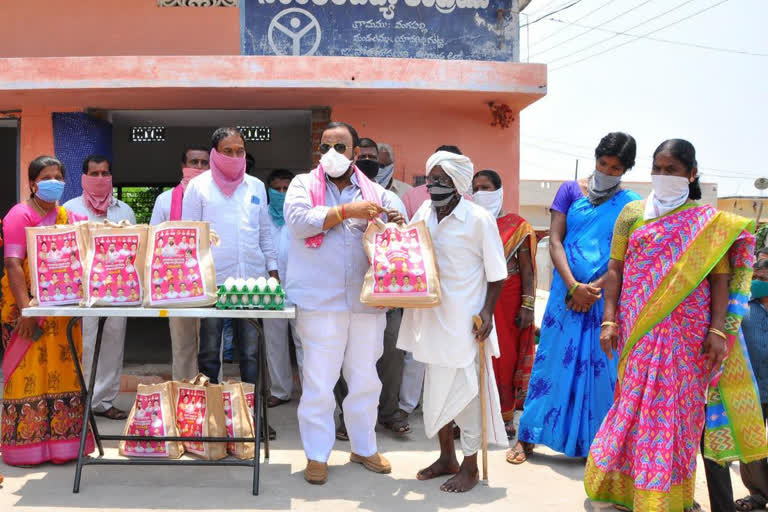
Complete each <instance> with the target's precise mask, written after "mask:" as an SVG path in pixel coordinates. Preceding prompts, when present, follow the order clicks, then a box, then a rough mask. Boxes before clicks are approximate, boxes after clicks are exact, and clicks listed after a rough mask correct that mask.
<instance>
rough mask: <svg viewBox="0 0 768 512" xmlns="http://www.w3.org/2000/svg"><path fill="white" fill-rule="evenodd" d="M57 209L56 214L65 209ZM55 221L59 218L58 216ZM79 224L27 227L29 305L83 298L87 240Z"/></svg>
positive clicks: (50, 304) (57, 302)
mask: <svg viewBox="0 0 768 512" xmlns="http://www.w3.org/2000/svg"><path fill="white" fill-rule="evenodd" d="M63 212H64V209H63V208H61V209H60V210H59V218H61V217H62V215H64V217H63V219H64V222H66V213H63ZM57 222H58V218H57ZM80 224H82V223H77V224H74V225H73V224H64V223H61V224H59V223H57V224H54V225H53V226H44V227H32V228H26V232H27V261H28V263H29V279H30V281H31V283H30V288H31V289H32V301H31V302H30V306H43V307H46V306H66V305H72V304H79V303H80V301H82V300H83V297H84V292H83V280H84V279H85V277H84V276H85V274H84V273H83V266H84V261H85V249H86V241H85V238H84V236H83V232H82V230H81V228H80Z"/></svg>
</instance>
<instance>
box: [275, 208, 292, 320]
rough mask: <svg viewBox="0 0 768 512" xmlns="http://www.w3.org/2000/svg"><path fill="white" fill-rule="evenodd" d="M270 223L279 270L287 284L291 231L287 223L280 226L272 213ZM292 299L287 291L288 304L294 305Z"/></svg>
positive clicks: (282, 279)
mask: <svg viewBox="0 0 768 512" xmlns="http://www.w3.org/2000/svg"><path fill="white" fill-rule="evenodd" d="M269 224H270V227H271V229H272V243H274V244H275V249H277V272H278V274H280V280H281V281H282V282H283V286H285V276H286V274H287V272H288V251H289V250H290V249H291V233H290V231H289V230H288V225H287V224H283V225H282V226H278V225H277V224H276V223H275V220H274V219H273V218H272V216H271V215H270V216H269ZM290 299H291V298H290V297H289V296H288V294H287V293H286V297H285V304H286V306H291V305H293V303H292V302H291V300H290Z"/></svg>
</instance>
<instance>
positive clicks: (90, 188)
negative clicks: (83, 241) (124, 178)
mask: <svg viewBox="0 0 768 512" xmlns="http://www.w3.org/2000/svg"><path fill="white" fill-rule="evenodd" d="M80 184H81V185H82V186H83V202H84V203H85V206H86V207H87V208H88V209H89V210H91V211H92V212H93V213H95V214H96V215H98V216H99V217H105V216H106V215H107V210H108V209H109V205H110V204H111V203H112V176H88V175H87V174H83V177H82V178H81V179H80Z"/></svg>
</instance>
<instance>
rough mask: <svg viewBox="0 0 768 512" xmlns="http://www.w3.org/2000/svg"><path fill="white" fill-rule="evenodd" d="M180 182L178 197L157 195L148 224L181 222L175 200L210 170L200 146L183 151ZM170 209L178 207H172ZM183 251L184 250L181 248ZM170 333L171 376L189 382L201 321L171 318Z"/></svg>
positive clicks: (194, 372)
mask: <svg viewBox="0 0 768 512" xmlns="http://www.w3.org/2000/svg"><path fill="white" fill-rule="evenodd" d="M181 158H182V159H181V172H182V180H181V183H180V184H179V185H178V187H181V189H180V190H181V194H176V195H174V191H175V189H171V190H168V191H165V192H163V193H162V194H160V195H159V196H157V200H156V201H155V207H154V208H153V209H152V220H150V221H149V223H150V224H151V225H153V226H156V225H158V224H160V223H162V222H167V221H179V220H181V213H182V206H183V203H182V205H174V204H173V203H174V197H175V198H176V200H177V201H178V200H181V201H183V200H184V191H186V189H187V185H188V184H189V182H190V181H191V180H192V179H193V178H196V177H197V176H199V175H200V174H202V173H203V172H205V171H207V170H208V168H209V167H210V164H209V161H210V160H209V159H210V154H209V152H208V150H207V149H206V148H204V147H202V146H190V147H187V148H185V150H184V152H183V153H182V157H181ZM172 206H178V207H175V208H171V207H172ZM181 249H186V247H181ZM168 325H169V327H170V330H171V374H172V375H173V380H190V379H193V378H195V375H197V349H198V345H199V339H200V319H199V318H180V317H173V318H169V319H168Z"/></svg>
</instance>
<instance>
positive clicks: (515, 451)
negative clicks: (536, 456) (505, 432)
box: [507, 441, 534, 466]
mask: <svg viewBox="0 0 768 512" xmlns="http://www.w3.org/2000/svg"><path fill="white" fill-rule="evenodd" d="M533 447H534V445H532V444H531V443H525V442H523V441H518V443H517V444H516V445H515V446H514V447H513V448H511V449H510V450H509V451H507V462H509V463H510V464H514V465H516V466H517V465H520V464H522V463H523V462H525V461H527V460H528V457H530V456H531V455H533ZM521 455H522V457H523V458H522V459H521V458H520V456H521Z"/></svg>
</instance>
